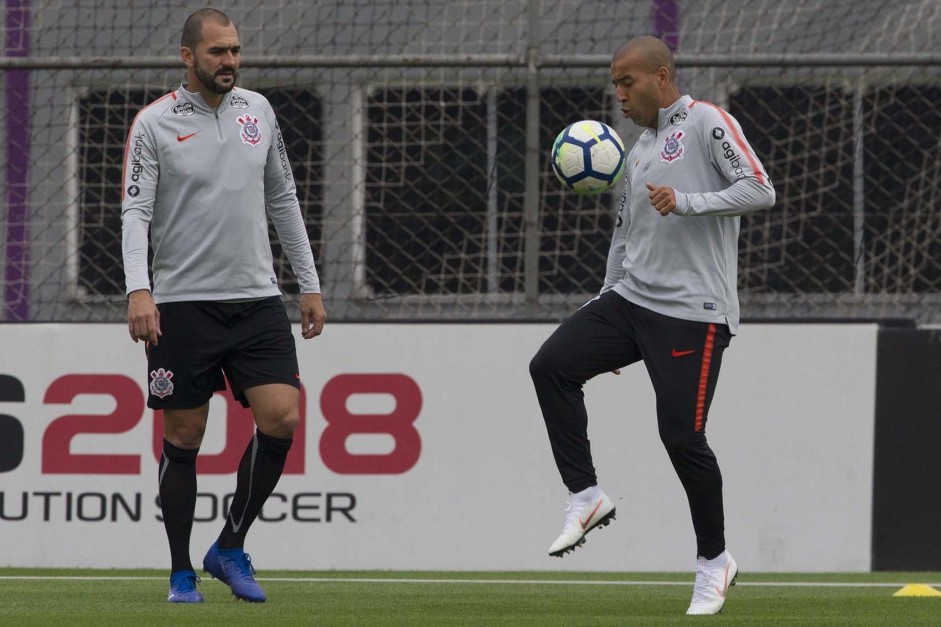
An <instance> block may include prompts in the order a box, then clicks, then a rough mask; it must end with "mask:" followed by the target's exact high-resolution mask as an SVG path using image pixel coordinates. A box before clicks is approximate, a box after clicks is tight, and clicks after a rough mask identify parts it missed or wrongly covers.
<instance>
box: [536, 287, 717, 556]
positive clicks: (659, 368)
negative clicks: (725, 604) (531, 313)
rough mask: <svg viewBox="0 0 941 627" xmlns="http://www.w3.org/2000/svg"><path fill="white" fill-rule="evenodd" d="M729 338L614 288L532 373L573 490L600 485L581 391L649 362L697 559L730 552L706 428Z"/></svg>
mask: <svg viewBox="0 0 941 627" xmlns="http://www.w3.org/2000/svg"><path fill="white" fill-rule="evenodd" d="M730 339H731V334H730V333H729V329H728V327H727V326H726V325H724V324H714V323H707V322H692V321H689V320H680V319H678V318H671V317H669V316H664V315H662V314H658V313H655V312H653V311H650V310H649V309H645V308H643V307H639V306H637V305H634V304H633V303H630V302H628V301H627V300H625V299H624V298H623V297H621V296H620V295H619V294H617V293H616V292H613V291H608V292H605V293H604V294H602V295H601V296H600V297H598V298H596V299H595V300H592V301H591V302H589V303H588V304H587V305H585V306H584V307H582V308H581V309H579V310H578V311H577V312H575V314H573V315H572V316H571V317H570V318H569V319H568V320H566V321H565V322H563V323H562V324H561V325H560V326H559V328H558V329H556V330H555V332H554V333H553V334H552V335H551V336H550V337H549V338H548V339H547V340H546V341H545V343H544V344H543V345H542V347H541V348H540V349H539V351H538V352H537V353H536V356H535V357H533V359H532V362H531V363H530V365H529V370H530V374H531V376H532V379H533V384H534V385H535V388H536V396H537V397H538V399H539V406H540V408H541V409H542V415H543V418H544V419H545V422H546V429H547V431H548V433H549V442H550V444H551V446H552V454H553V456H554V458H555V462H556V466H557V467H558V469H559V473H560V474H561V476H562V481H563V483H564V484H565V486H566V487H567V488H568V489H569V491H571V492H579V491H581V490H584V489H585V488H588V487H590V486H593V485H596V483H597V478H596V475H595V467H594V465H593V462H592V457H591V446H590V443H589V440H588V414H587V413H586V411H585V402H584V394H583V392H582V387H583V386H584V384H585V382H586V381H588V380H589V379H591V378H592V377H594V376H595V375H598V374H602V373H606V372H610V371H612V370H614V369H616V368H623V367H625V366H628V365H630V364H633V363H636V362H638V361H641V360H642V361H643V362H644V364H645V365H646V366H647V372H648V374H649V375H650V380H651V382H652V383H653V387H654V391H655V393H656V398H657V424H658V427H659V431H660V439H661V441H662V442H663V445H664V446H665V447H666V450H667V453H668V454H669V456H670V461H671V462H672V463H673V468H674V469H675V470H676V474H677V475H678V476H679V478H680V481H681V482H682V484H683V487H684V489H685V490H686V496H687V498H688V500H689V506H690V513H691V515H692V519H693V528H694V529H695V532H696V540H697V549H698V555H700V556H702V557H706V558H708V559H711V558H713V557H716V556H717V555H719V554H720V553H721V552H722V551H723V550H725V522H724V514H723V509H722V474H721V473H720V471H719V465H718V463H717V462H716V458H715V455H713V453H712V449H710V448H709V445H708V443H707V442H706V433H705V427H706V418H707V415H708V412H709V405H710V403H711V402H712V397H713V393H714V391H715V387H716V382H717V380H718V377H719V366H720V364H721V362H722V352H723V351H724V350H725V348H726V347H728V345H729V341H730Z"/></svg>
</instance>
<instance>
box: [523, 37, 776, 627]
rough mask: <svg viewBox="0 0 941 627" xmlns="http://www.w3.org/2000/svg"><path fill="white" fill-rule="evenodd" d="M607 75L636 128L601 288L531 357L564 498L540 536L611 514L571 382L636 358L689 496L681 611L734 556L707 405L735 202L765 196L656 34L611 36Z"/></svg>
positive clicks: (579, 536) (710, 607)
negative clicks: (681, 79)
mask: <svg viewBox="0 0 941 627" xmlns="http://www.w3.org/2000/svg"><path fill="white" fill-rule="evenodd" d="M611 79H612V83H613V85H614V89H615V94H616V97H617V100H618V102H619V103H620V107H621V111H622V113H623V115H624V117H626V118H629V119H631V120H632V121H633V122H634V123H635V124H637V125H638V126H642V127H645V128H646V130H645V131H644V133H643V134H642V135H641V136H640V138H639V139H638V140H637V143H636V144H635V145H634V147H633V149H632V150H631V152H630V153H629V154H628V156H627V163H626V168H625V176H624V191H623V193H622V195H621V201H620V205H619V207H618V212H617V221H616V225H615V228H614V234H613V237H612V239H611V247H610V249H609V252H608V260H607V267H606V272H605V277H604V281H603V283H602V286H601V290H600V294H599V295H598V296H597V297H595V298H594V299H592V300H591V301H590V302H589V303H587V304H586V305H584V306H583V307H582V308H581V309H579V310H578V311H577V312H575V313H574V314H573V315H572V316H571V317H570V318H569V319H567V320H566V321H565V322H564V323H563V324H562V325H561V326H559V328H558V329H556V331H555V332H554V333H553V334H552V335H551V336H550V337H549V338H548V339H547V340H546V342H545V343H544V344H543V345H542V347H541V348H540V349H539V351H538V352H537V354H536V356H535V357H534V358H533V360H532V362H531V363H530V374H531V376H532V379H533V384H534V386H535V389H536V395H537V398H538V400H539V406H540V408H541V410H542V414H543V418H544V420H545V424H546V428H547V431H548V434H549V441H550V444H551V447H552V453H553V457H554V459H555V462H556V466H557V467H558V469H559V473H560V475H561V477H562V482H563V483H564V485H565V486H566V487H567V489H568V491H569V493H570V495H569V504H568V507H567V510H566V517H565V521H564V523H563V528H562V533H561V534H560V535H559V537H558V539H557V540H556V541H555V542H554V543H553V544H552V546H551V547H550V549H549V554H550V555H555V556H559V557H562V556H564V555H565V554H566V553H567V552H568V551H572V550H574V549H575V548H577V547H578V546H581V544H583V543H584V542H585V536H586V534H587V533H588V532H589V531H591V530H592V529H594V528H597V527H600V526H604V525H607V524H608V523H610V522H611V521H612V520H613V519H614V516H615V507H614V504H613V502H612V501H611V499H610V498H609V497H608V496H607V495H606V494H605V493H604V492H603V491H602V490H601V488H600V487H599V486H598V481H597V476H596V473H595V468H594V465H593V460H592V455H591V449H590V444H589V439H588V415H587V412H586V410H585V404H584V400H583V396H582V387H583V386H584V384H585V382H586V381H588V380H589V379H591V378H592V377H594V376H596V375H599V374H602V373H605V372H614V373H615V374H618V373H620V369H621V368H623V367H625V366H628V365H630V364H633V363H637V362H639V361H643V362H644V364H645V366H646V368H647V371H648V373H649V375H650V379H651V382H652V383H653V386H654V391H655V393H656V397H657V424H658V428H659V433H660V439H661V441H662V442H663V445H664V446H665V447H666V450H667V453H668V454H669V457H670V461H671V462H672V464H673V467H674V469H675V470H676V473H677V475H678V476H679V478H680V481H681V483H682V484H683V487H684V489H685V491H686V495H687V499H688V501H689V506H690V513H691V516H692V522H693V528H694V531H695V533H696V545H697V560H696V562H697V565H696V583H695V585H694V588H693V596H692V600H691V602H690V605H689V608H688V610H687V614H715V613H718V612H719V611H720V610H721V609H722V606H723V604H724V602H725V596H726V592H727V591H728V588H729V586H731V585H732V584H733V583H734V581H735V577H736V574H737V572H738V566H737V565H736V563H735V560H734V559H732V556H731V555H730V554H729V552H728V551H727V550H726V547H725V523H724V513H723V506H722V475H721V473H720V471H719V465H718V463H717V462H716V458H715V455H714V454H713V452H712V450H711V449H710V447H709V445H708V443H707V441H706V432H705V428H706V419H707V415H708V411H709V405H710V403H711V402H712V398H713V394H714V392H715V387H716V383H717V381H718V375H719V367H720V365H721V362H722V353H723V351H724V350H725V348H727V347H728V345H729V343H730V341H731V338H732V336H733V335H735V334H736V333H737V331H738V323H739V305H738V293H737V273H738V235H739V220H740V216H742V215H745V214H747V213H751V212H753V211H758V210H761V209H767V208H769V207H771V206H772V205H773V204H774V199H775V194H774V187H773V186H772V185H771V181H770V179H769V178H768V174H767V172H765V169H764V167H763V166H762V165H761V162H760V161H759V159H758V157H757V155H756V154H755V152H754V151H753V150H752V148H751V146H750V145H749V144H748V142H747V141H746V140H745V137H744V135H743V133H742V129H741V127H740V126H739V124H738V122H737V121H736V120H735V119H734V118H733V117H732V116H731V115H729V113H728V112H726V111H724V110H722V109H721V108H719V107H717V106H715V105H712V104H709V103H707V102H702V101H696V100H693V99H692V98H690V97H689V96H685V95H681V94H680V91H679V89H678V88H677V85H676V65H675V63H674V60H673V55H672V53H671V52H670V50H669V48H668V47H667V46H666V44H664V43H663V42H662V41H661V40H660V39H657V38H655V37H649V36H644V37H637V38H634V39H631V40H630V41H628V42H626V43H625V44H623V45H621V46H620V47H618V49H617V50H616V51H615V53H614V56H613V59H612V62H611Z"/></svg>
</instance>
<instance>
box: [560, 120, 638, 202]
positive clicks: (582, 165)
mask: <svg viewBox="0 0 941 627" xmlns="http://www.w3.org/2000/svg"><path fill="white" fill-rule="evenodd" d="M624 157H625V155H624V142H622V141H621V138H620V137H618V134H617V133H615V132H614V129H613V128H611V127H610V126H608V125H607V124H605V123H604V122H598V121H597V120H581V121H578V122H575V123H573V124H569V125H568V126H567V127H565V129H564V130H563V131H562V132H561V133H559V135H558V137H556V138H555V142H554V143H553V144H552V171H553V172H555V175H556V176H557V177H558V179H559V180H560V181H561V182H562V184H563V185H565V187H566V188H568V189H570V190H572V191H573V192H576V193H579V194H600V193H601V192H603V191H605V190H606V189H608V188H610V187H611V186H612V185H614V184H615V183H616V182H617V180H618V179H619V178H620V177H621V175H622V174H623V173H624Z"/></svg>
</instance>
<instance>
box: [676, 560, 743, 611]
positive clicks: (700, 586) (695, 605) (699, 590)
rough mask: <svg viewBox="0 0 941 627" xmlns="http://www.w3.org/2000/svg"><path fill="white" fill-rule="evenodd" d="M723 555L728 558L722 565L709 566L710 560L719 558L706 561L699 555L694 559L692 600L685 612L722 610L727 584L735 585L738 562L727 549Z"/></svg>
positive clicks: (727, 588)
mask: <svg viewBox="0 0 941 627" xmlns="http://www.w3.org/2000/svg"><path fill="white" fill-rule="evenodd" d="M723 555H725V556H726V557H727V558H728V561H727V562H726V563H725V565H723V566H710V562H715V561H717V560H718V559H719V558H716V559H714V560H708V561H707V560H705V559H703V558H701V557H700V558H699V559H698V560H697V561H696V584H695V585H694V586H693V600H692V602H690V604H689V609H688V610H686V613H687V614H718V613H719V612H720V611H721V610H722V606H723V605H724V604H725V595H726V593H727V592H728V591H729V586H734V585H735V578H736V577H737V576H738V564H736V563H735V560H734V559H732V556H731V555H729V552H728V551H725V552H724V553H723ZM719 557H722V556H721V555H720V556H719Z"/></svg>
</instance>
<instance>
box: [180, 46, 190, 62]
mask: <svg viewBox="0 0 941 627" xmlns="http://www.w3.org/2000/svg"><path fill="white" fill-rule="evenodd" d="M180 57H182V59H183V63H185V64H186V67H193V51H192V50H191V49H190V48H187V47H186V46H181V47H180Z"/></svg>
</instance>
